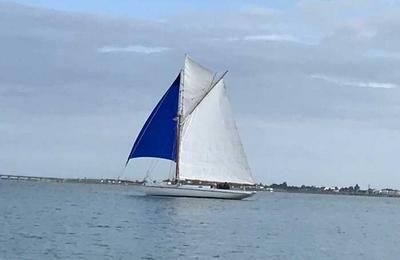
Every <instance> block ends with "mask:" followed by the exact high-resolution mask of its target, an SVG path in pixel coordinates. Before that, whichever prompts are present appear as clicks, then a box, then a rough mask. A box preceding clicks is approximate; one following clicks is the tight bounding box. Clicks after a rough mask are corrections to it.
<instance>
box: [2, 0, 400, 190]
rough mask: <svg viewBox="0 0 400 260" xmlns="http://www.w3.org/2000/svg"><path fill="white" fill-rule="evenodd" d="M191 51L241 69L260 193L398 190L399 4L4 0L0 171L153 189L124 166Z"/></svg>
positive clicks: (244, 117)
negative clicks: (283, 186)
mask: <svg viewBox="0 0 400 260" xmlns="http://www.w3.org/2000/svg"><path fill="white" fill-rule="evenodd" d="M266 2H267V3H266ZM185 53H189V54H190V55H191V56H192V57H193V58H194V59H195V60H197V61H198V62H200V63H201V64H204V65H205V66H207V67H209V68H211V69H212V70H214V71H218V72H223V71H225V70H229V73H228V75H227V76H226V77H225V81H226V85H227V90H228V94H229V98H230V100H231V103H232V107H233V110H234V113H235V116H236V119H237V124H238V128H239V131H240V135H241V138H242V141H243V146H244V149H245V151H246V153H247V156H248V160H249V163H250V167H251V169H252V173H253V176H254V178H255V179H256V181H257V182H263V183H281V182H284V181H286V182H288V184H291V185H301V184H307V185H319V186H332V185H333V186H348V185H355V184H356V183H358V184H359V185H361V187H363V188H366V187H367V186H368V185H371V186H373V187H378V188H383V187H391V188H397V189H400V173H399V165H400V163H399V160H398V155H399V154H400V70H399V69H398V68H399V65H400V3H399V2H398V1H389V0H382V1H375V0H362V1H361V0H355V1H348V0H337V1H327V0H319V1H318V0H313V1H277V0H276V1H225V0H217V1H161V0H159V1H123V0H121V1H108V0H96V1H94V0H88V1H77V0H69V1H66V0H64V1H63V0H60V1H45V0H20V1H3V0H0V57H1V59H0V136H1V137H0V172H1V173H11V174H21V175H39V176H55V177H87V178H93V177H96V178H104V177H110V178H116V177H117V176H120V177H123V178H129V179H140V178H143V176H144V175H145V173H146V170H145V169H146V168H147V166H148V165H149V164H150V162H149V160H138V161H137V162H136V161H135V162H133V163H130V165H129V167H128V168H127V169H125V170H124V167H123V166H124V163H125V160H126V158H127V156H128V153H129V152H130V149H131V145H132V143H133V141H134V139H135V137H136V135H137V134H138V131H139V130H140V128H141V126H142V125H143V123H144V121H145V120H146V118H147V116H148V115H149V113H150V112H151V110H152V108H153V107H154V105H155V104H156V103H157V101H158V100H159V99H160V97H161V96H162V95H163V93H164V91H165V90H166V89H167V88H168V87H169V85H170V84H171V83H172V81H173V80H174V79H175V77H176V75H177V73H178V72H179V70H180V68H181V67H182V65H183V60H184V55H185ZM159 164H160V166H159V167H160V170H157V172H158V173H163V172H165V171H164V170H162V169H163V168H162V167H164V168H165V167H168V166H167V164H166V162H161V163H159ZM168 165H169V164H168Z"/></svg>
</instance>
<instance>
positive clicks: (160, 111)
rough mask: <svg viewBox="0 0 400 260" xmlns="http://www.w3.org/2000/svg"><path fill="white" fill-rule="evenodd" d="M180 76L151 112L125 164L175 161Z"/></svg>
mask: <svg viewBox="0 0 400 260" xmlns="http://www.w3.org/2000/svg"><path fill="white" fill-rule="evenodd" d="M179 86H180V76H179V75H178V77H177V78H176V80H175V81H174V83H172V85H171V86H170V87H169V89H168V90H167V92H166V93H165V94H164V96H163V97H162V98H161V100H160V101H159V102H158V104H157V106H156V107H155V108H154V110H153V112H151V114H150V117H149V118H148V119H147V121H146V123H145V124H144V126H143V128H142V130H141V131H140V133H139V135H138V137H137V138H136V141H135V143H134V145H133V148H132V151H131V153H130V154H129V157H128V160H127V161H126V164H128V162H129V160H130V159H132V158H138V157H155V158H163V159H168V160H171V161H175V160H176V147H175V146H176V121H175V118H176V116H177V112H178V101H179Z"/></svg>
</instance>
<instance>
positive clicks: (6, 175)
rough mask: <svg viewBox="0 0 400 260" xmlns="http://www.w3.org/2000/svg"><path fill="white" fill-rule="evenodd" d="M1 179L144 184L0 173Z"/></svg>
mask: <svg viewBox="0 0 400 260" xmlns="http://www.w3.org/2000/svg"><path fill="white" fill-rule="evenodd" d="M0 180H9V181H44V182H58V183H83V184H111V185H142V184H143V182H142V181H131V180H125V179H111V178H103V179H92V178H57V177H40V176H25V175H12V174H0Z"/></svg>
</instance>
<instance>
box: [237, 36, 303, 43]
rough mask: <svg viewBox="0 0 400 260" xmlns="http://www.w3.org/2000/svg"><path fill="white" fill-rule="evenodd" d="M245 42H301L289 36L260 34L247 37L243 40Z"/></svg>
mask: <svg viewBox="0 0 400 260" xmlns="http://www.w3.org/2000/svg"><path fill="white" fill-rule="evenodd" d="M243 40H245V41H287V42H301V41H300V40H299V39H297V38H296V37H294V36H292V35H289V34H260V35H249V36H245V37H244V38H243Z"/></svg>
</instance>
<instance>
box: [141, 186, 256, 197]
mask: <svg viewBox="0 0 400 260" xmlns="http://www.w3.org/2000/svg"><path fill="white" fill-rule="evenodd" d="M144 192H145V194H146V195H149V196H167V197H195V198H214V199H232V200H241V199H244V198H247V197H250V196H252V195H254V194H255V192H253V191H244V190H243V191H242V190H224V189H214V188H210V187H207V186H206V187H204V186H195V185H145V186H144Z"/></svg>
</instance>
